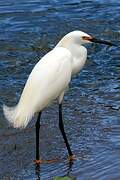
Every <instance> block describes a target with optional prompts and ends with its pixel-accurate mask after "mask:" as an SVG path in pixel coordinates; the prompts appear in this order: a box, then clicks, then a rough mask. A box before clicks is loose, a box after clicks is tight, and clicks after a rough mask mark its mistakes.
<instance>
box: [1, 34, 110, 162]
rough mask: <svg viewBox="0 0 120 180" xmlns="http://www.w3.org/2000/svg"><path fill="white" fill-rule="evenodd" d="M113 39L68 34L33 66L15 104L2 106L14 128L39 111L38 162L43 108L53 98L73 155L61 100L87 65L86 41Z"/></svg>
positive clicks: (37, 132)
mask: <svg viewBox="0 0 120 180" xmlns="http://www.w3.org/2000/svg"><path fill="white" fill-rule="evenodd" d="M92 42H95V43H102V44H106V45H110V46H111V45H113V44H112V43H111V42H108V41H104V40H98V39H96V38H94V37H92V36H91V35H88V34H86V33H84V32H82V31H73V32H70V33H68V34H67V35H65V36H64V37H63V38H62V39H61V40H60V41H59V42H58V44H57V45H56V46H55V48H54V49H53V50H51V51H50V52H48V53H47V54H46V55H45V56H44V57H43V58H42V59H41V60H40V61H39V62H38V63H37V64H36V65H35V67H34V68H33V70H32V72H31V74H30V75H29V77H28V80H27V82H26V84H25V87H24V89H23V92H22V95H21V97H20V100H19V102H18V104H17V105H16V106H15V107H7V106H5V105H4V106H3V111H4V115H5V117H6V119H7V120H8V122H9V123H10V124H12V125H13V127H15V128H25V127H26V126H27V124H28V122H29V121H30V120H31V119H32V117H33V116H34V115H35V114H36V113H38V118H37V121H36V162H39V129H40V117H41V113H42V111H43V109H44V108H45V107H46V106H47V105H48V104H49V103H50V102H52V101H53V100H54V99H56V98H57V99H58V104H59V128H60V131H61V133H62V136H63V139H64V142H65V144H66V147H67V150H68V154H69V157H70V159H72V158H73V153H72V151H71V148H70V145H69V143H68V140H67V136H66V134H65V131H64V124H63V118H62V100H63V97H64V93H65V91H66V89H67V88H68V86H69V83H70V80H71V77H72V76H73V75H74V74H76V73H78V72H79V71H80V70H81V69H82V68H83V66H84V64H85V62H86V58H87V49H86V48H85V47H84V46H83V44H86V43H92Z"/></svg>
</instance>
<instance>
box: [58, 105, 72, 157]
mask: <svg viewBox="0 0 120 180" xmlns="http://www.w3.org/2000/svg"><path fill="white" fill-rule="evenodd" d="M59 128H60V131H61V133H62V136H63V139H64V141H65V144H66V147H67V150H68V153H69V156H73V153H72V151H71V149H70V145H69V143H68V140H67V136H66V134H65V130H64V125H63V120H62V103H61V104H59Z"/></svg>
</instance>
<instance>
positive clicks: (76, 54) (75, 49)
mask: <svg viewBox="0 0 120 180" xmlns="http://www.w3.org/2000/svg"><path fill="white" fill-rule="evenodd" d="M56 47H64V48H66V49H68V50H69V51H70V52H71V54H72V57H73V65H72V67H73V70H72V74H73V75H74V74H76V73H78V72H79V71H80V70H81V69H82V68H83V66H84V64H85V62H86V58H87V49H86V48H85V47H84V46H82V45H79V44H76V43H74V42H72V41H70V40H69V39H68V38H66V37H64V38H63V39H62V40H61V41H60V42H59V43H58V44H57V46H56Z"/></svg>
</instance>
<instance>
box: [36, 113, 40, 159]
mask: <svg viewBox="0 0 120 180" xmlns="http://www.w3.org/2000/svg"><path fill="white" fill-rule="evenodd" d="M40 117H41V112H39V114H38V118H37V121H36V124H35V126H36V160H39V130H40Z"/></svg>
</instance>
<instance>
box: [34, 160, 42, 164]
mask: <svg viewBox="0 0 120 180" xmlns="http://www.w3.org/2000/svg"><path fill="white" fill-rule="evenodd" d="M33 162H34V163H35V164H41V163H43V161H42V160H40V159H39V160H37V159H36V160H34V161H33Z"/></svg>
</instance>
